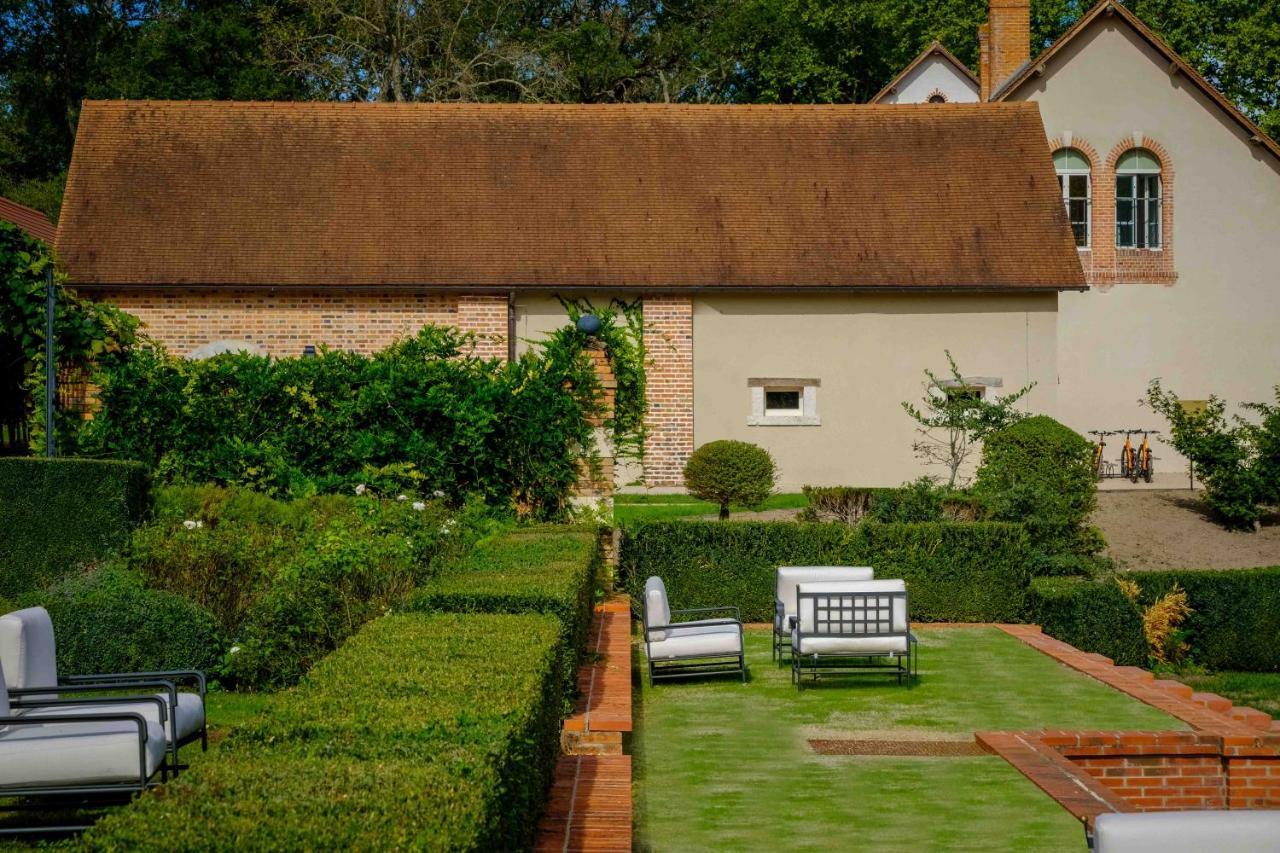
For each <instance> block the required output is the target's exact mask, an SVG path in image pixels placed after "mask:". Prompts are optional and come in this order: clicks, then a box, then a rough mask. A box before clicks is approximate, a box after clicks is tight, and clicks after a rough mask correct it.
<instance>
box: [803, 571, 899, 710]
mask: <svg viewBox="0 0 1280 853" xmlns="http://www.w3.org/2000/svg"><path fill="white" fill-rule="evenodd" d="M796 613H797V614H798V615H797V618H796V625H795V627H794V628H793V629H792V631H791V681H792V683H794V684H797V685H802V684H803V681H804V676H805V674H806V673H808V674H810V675H812V676H813V679H814V681H817V680H818V676H819V675H820V674H823V673H841V674H849V673H858V672H867V671H874V670H887V671H890V672H893V673H895V674H896V675H897V677H898V683H899V684H901V683H902V680H903V678H904V676H905V677H906V678H907V679H908V680H910V679H911V678H912V677H913V676H914V675H916V674H918V666H919V661H918V654H917V652H916V638H915V635H913V634H912V633H911V623H910V621H908V617H907V585H906V582H904V581H901V580H878V581H827V582H824V583H802V584H800V585H799V586H798V587H797V588H796Z"/></svg>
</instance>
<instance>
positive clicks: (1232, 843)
mask: <svg viewBox="0 0 1280 853" xmlns="http://www.w3.org/2000/svg"><path fill="white" fill-rule="evenodd" d="M1092 841H1093V844H1092V847H1093V849H1094V851H1096V853H1201V851H1204V850H1212V851H1214V853H1280V811H1254V810H1252V809H1232V810H1222V811H1189V812H1129V813H1125V814H1119V813H1108V814H1100V815H1098V818H1097V820H1096V821H1094V828H1093V839H1092Z"/></svg>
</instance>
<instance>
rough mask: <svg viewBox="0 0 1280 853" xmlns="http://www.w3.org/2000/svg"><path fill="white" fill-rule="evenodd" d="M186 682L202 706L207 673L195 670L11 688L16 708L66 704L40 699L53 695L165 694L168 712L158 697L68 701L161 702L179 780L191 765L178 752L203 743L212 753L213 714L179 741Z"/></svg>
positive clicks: (81, 677) (106, 675)
mask: <svg viewBox="0 0 1280 853" xmlns="http://www.w3.org/2000/svg"><path fill="white" fill-rule="evenodd" d="M180 681H185V682H189V683H192V684H194V685H195V686H196V689H197V691H198V692H199V694H200V704H201V705H202V706H203V705H204V703H205V693H206V688H207V684H206V681H205V676H204V673H203V672H200V671H199V670H194V669H169V670H159V671H156V672H106V673H100V674H96V675H67V676H63V677H61V678H59V679H58V685H57V686H56V687H22V688H13V687H11V688H9V703H10V704H11V705H12V706H13V707H15V708H25V707H31V706H32V705H57V704H62V703H60V702H58V701H57V700H49V699H42V698H40V697H43V696H48V695H49V694H50V693H59V694H61V693H101V692H102V691H104V690H134V689H138V688H146V689H150V690H164V691H165V692H166V694H168V710H167V711H166V708H165V707H164V703H163V702H162V701H161V700H160V699H159V698H158V697H155V696H132V697H124V701H119V702H117V701H114V700H115V698H117V697H111V696H98V697H95V698H86V699H84V700H82V701H81V700H67V702H68V704H69V703H71V702H75V703H76V704H82V705H91V704H125V702H137V701H142V700H154V701H157V702H160V704H161V707H160V723H161V728H162V729H163V730H164V733H165V740H166V741H168V742H169V746H168V753H169V758H168V765H167V768H166V769H167V770H168V772H170V773H173V775H174V777H175V778H176V777H177V775H178V773H179V772H180V771H182V770H186V769H187V768H188V766H189V765H185V764H181V763H179V761H178V750H179V749H181V748H182V747H184V746H186V745H187V744H190V743H195V742H196V741H200V750H201V751H202V752H208V751H209V714H208V710H207V709H206V710H205V719H204V722H203V723H202V724H201V726H200V728H199V729H197V730H196V731H194V732H192V733H191V734H189V735H187V736H186V737H183V738H177V737H176V735H177V732H178V726H177V720H176V717H177V713H178V683H179V682H180ZM170 717H174V718H175V719H174V721H173V725H172V734H173V735H174V736H175V737H174V738H173V739H172V740H170V737H169V736H170V725H169V723H168V720H169V718H170Z"/></svg>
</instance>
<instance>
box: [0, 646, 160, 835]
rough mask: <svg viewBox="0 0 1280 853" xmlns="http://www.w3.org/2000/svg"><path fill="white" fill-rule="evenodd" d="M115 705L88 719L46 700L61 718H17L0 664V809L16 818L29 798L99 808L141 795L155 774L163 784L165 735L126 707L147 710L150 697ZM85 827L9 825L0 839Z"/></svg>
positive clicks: (22, 715)
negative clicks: (58, 710) (14, 813)
mask: <svg viewBox="0 0 1280 853" xmlns="http://www.w3.org/2000/svg"><path fill="white" fill-rule="evenodd" d="M116 698H118V699H119V700H120V702H119V704H118V705H116V706H115V707H114V708H113V709H111V710H105V709H104V710H99V711H94V712H88V711H85V710H84V709H83V708H77V707H75V704H76V703H75V702H74V701H73V702H65V701H64V700H47V702H49V703H50V704H61V707H62V714H61V715H60V716H58V717H56V718H46V717H38V716H33V715H31V714H29V713H20V712H19V711H18V710H17V709H15V708H13V707H12V706H11V704H10V701H9V691H8V689H7V688H6V687H5V679H4V667H3V664H0V807H2V808H4V809H6V810H15V811H16V810H18V809H20V808H22V807H23V806H24V805H26V803H24V802H23V800H26V799H36V800H43V799H56V800H57V801H58V804H59V805H62V806H66V805H70V806H79V805H98V804H103V803H107V802H113V801H115V800H118V799H120V798H121V797H122V796H124V797H128V796H131V795H132V794H136V793H139V792H141V791H143V790H146V788H147V787H149V786H150V785H152V784H154V783H153V781H152V779H153V777H154V776H155V775H156V773H157V772H160V774H161V778H162V779H164V778H167V775H168V774H167V769H166V765H165V750H166V747H167V739H166V738H165V735H164V730H163V729H162V728H161V727H160V726H159V725H157V724H155V723H152V722H149V721H148V720H147V719H146V718H145V717H144V715H143V714H141V713H138V712H137V711H130V710H127V708H128V707H129V706H128V704H126V703H128V702H130V701H131V702H134V703H137V704H143V705H145V704H147V703H148V702H151V701H153V700H154V697H151V698H148V697H143V696H132V697H127V696H126V697H116ZM34 707H35V706H28V710H32V709H34ZM19 798H21V799H19ZM84 828H85V827H84V826H83V825H60V826H53V827H50V826H38V827H32V826H23V825H13V824H8V823H6V824H5V825H4V826H3V827H0V835H13V834H20V833H31V832H42V833H46V832H54V831H74V830H80V829H84Z"/></svg>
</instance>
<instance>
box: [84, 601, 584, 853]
mask: <svg viewBox="0 0 1280 853" xmlns="http://www.w3.org/2000/svg"><path fill="white" fill-rule="evenodd" d="M559 636H560V626H559V625H558V624H557V620H556V619H554V618H553V617H550V616H545V615H539V614H524V615H485V614H467V615H459V614H442V615H434V616H427V615H424V614H396V615H393V616H388V617H385V618H381V619H377V620H375V621H373V622H371V623H369V624H368V625H366V626H365V627H364V628H363V629H362V630H361V631H360V633H358V634H357V635H356V636H355V637H353V638H352V639H351V640H350V641H349V642H347V643H346V644H345V645H344V646H343V647H342V648H341V649H340V650H338V651H337V652H335V653H334V654H332V655H330V656H329V657H328V658H326V659H325V660H324V661H322V662H321V663H320V664H318V665H317V666H316V667H315V669H314V670H312V672H311V674H310V675H309V676H308V677H307V678H306V680H305V681H304V682H303V683H302V684H301V685H300V686H299V687H297V688H294V689H293V690H290V691H288V692H286V693H283V694H281V695H280V696H279V697H278V698H277V699H276V700H274V702H273V703H272V704H271V705H270V706H269V707H268V709H267V710H266V711H265V712H264V713H263V714H262V715H261V716H260V717H259V718H258V720H256V721H255V722H252V723H250V724H248V725H246V726H245V727H244V728H242V729H240V730H239V731H237V732H236V733H234V734H233V735H232V737H231V738H230V739H229V741H228V742H227V743H226V744H224V745H223V746H222V747H220V748H219V750H218V751H217V753H215V754H214V755H212V756H210V757H209V758H208V759H206V760H205V761H203V762H201V763H200V764H199V765H197V766H196V767H195V768H193V769H192V770H191V771H189V772H188V773H185V774H183V775H182V776H181V777H179V779H178V780H177V781H175V782H172V783H170V784H168V785H166V786H165V787H164V788H162V789H160V790H158V791H156V792H155V793H153V794H150V795H147V796H144V797H141V798H139V799H138V800H137V801H136V802H134V803H133V804H132V805H130V806H128V807H126V808H124V809H121V810H119V811H117V812H115V813H113V814H111V815H109V816H108V817H106V818H105V819H103V820H102V821H101V822H99V823H98V825H97V826H96V827H94V828H93V829H92V830H90V831H89V833H88V834H86V835H85V836H84V838H83V841H84V844H85V846H86V847H88V848H90V849H102V850H109V849H111V850H114V849H143V850H162V849H163V850H171V849H194V848H203V847H207V846H209V838H210V836H209V835H208V832H209V828H210V827H212V826H216V827H217V828H218V839H219V843H220V846H225V847H227V848H234V849H383V848H388V847H394V848H404V849H431V850H468V851H469V850H518V849H528V848H529V847H530V846H531V845H532V843H533V833H534V830H535V828H536V826H537V819H538V817H539V815H540V812H541V809H542V807H543V803H544V802H545V798H546V795H547V791H548V788H549V786H550V782H551V777H552V773H553V770H554V765H555V761H556V758H557V756H558V754H559V722H560V702H559V681H558V673H557V672H556V669H555V662H556V656H557V653H558V649H557V646H558V643H559Z"/></svg>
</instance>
